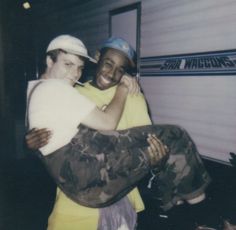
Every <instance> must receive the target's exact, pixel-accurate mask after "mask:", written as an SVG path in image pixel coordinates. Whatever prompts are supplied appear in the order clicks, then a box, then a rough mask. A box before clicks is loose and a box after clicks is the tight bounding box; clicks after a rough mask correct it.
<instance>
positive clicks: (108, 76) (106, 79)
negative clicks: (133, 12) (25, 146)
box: [41, 38, 209, 229]
mask: <svg viewBox="0 0 236 230" xmlns="http://www.w3.org/2000/svg"><path fill="white" fill-rule="evenodd" d="M129 51H130V46H129V45H127V43H126V42H125V41H124V40H122V39H116V38H115V39H114V38H113V39H109V40H108V42H106V43H105V45H103V46H102V49H101V56H100V57H98V60H99V62H98V68H97V74H96V80H94V81H92V82H91V84H90V85H91V87H93V86H95V87H96V88H97V89H102V90H105V89H108V90H109V88H110V87H111V86H114V85H116V84H118V83H119V82H120V80H121V77H122V76H123V75H124V73H125V72H126V68H127V67H128V66H132V65H133V62H132V61H133V56H132V52H129ZM85 87H86V86H85ZM91 87H90V89H89V86H88V85H87V89H88V90H91V91H93V92H91V95H92V94H97V95H98V94H99V93H96V92H95V91H96V89H92V88H91ZM81 92H83V90H82V89H81ZM63 93H64V91H63ZM106 93H107V92H106ZM84 94H86V93H84ZM88 94H89V93H88ZM111 94H112V93H111ZM91 97H93V96H91ZM107 100H109V99H107ZM101 101H102V100H101ZM143 102H144V100H143ZM98 104H99V103H98ZM104 104H105V105H106V104H107V103H104ZM104 104H103V105H104ZM144 105H145V102H144ZM134 106H135V105H134ZM145 106H146V105H145ZM145 106H144V107H143V108H144V113H146V114H147V110H146V107H145ZM134 111H135V109H134V110H133V111H131V113H134ZM140 114H141V113H140ZM140 114H138V115H140ZM146 116H147V115H146ZM143 122H150V119H149V118H148V119H147V120H146V121H143ZM136 125H143V124H142V121H141V122H140V123H139V124H138V123H137V124H136ZM41 127H42V126H41ZM44 127H48V126H46V125H45V126H44ZM126 128H127V127H126ZM162 128H163V130H165V131H167V132H165V137H164V139H165V138H167V140H166V141H167V142H168V147H169V149H170V150H171V151H170V154H176V152H173V150H175V151H177V152H178V151H181V150H182V149H183V148H185V147H186V146H185V147H184V146H183V145H185V144H186V143H192V141H191V139H190V138H189V136H188V135H187V133H186V132H185V131H184V130H182V129H180V128H178V127H173V126H165V127H160V126H159V128H158V129H159V131H161V130H162ZM163 130H162V131H163ZM169 131H171V132H169ZM168 133H169V134H171V135H169V134H168ZM159 134H160V136H161V133H159ZM166 134H167V136H166ZM53 135H54V132H53ZM168 135H169V136H168ZM176 135H177V136H178V138H180V137H181V138H183V140H186V141H185V142H179V143H180V145H179V144H178V145H177V146H178V147H181V148H182V149H181V148H179V149H178V150H177V148H176V146H175V147H174V148H172V147H173V146H174V145H175V141H174V142H173V141H172V140H173V137H174V136H176ZM81 139H82V136H81ZM90 139H91V138H90ZM164 139H163V140H164ZM50 142H51V140H50ZM184 143H185V144H184ZM159 145H160V146H159V147H163V146H162V144H161V143H159ZM87 147H90V146H87ZM41 149H42V148H41ZM160 149H163V148H159V150H160ZM188 151H190V152H189V153H191V154H188V155H186V154H183V153H182V154H180V155H179V156H181V157H180V158H178V159H177V158H176V157H177V156H174V155H173V156H172V157H171V158H170V159H171V160H170V162H169V163H170V164H172V165H173V166H174V164H175V163H174V162H176V160H177V161H183V162H186V160H187V164H188V163H189V164H190V167H191V166H193V165H195V166H197V167H198V170H199V171H198V173H197V172H196V170H195V171H194V170H193V171H190V173H189V172H188V173H187V174H188V175H187V178H188V179H190V178H194V177H196V178H198V179H199V180H198V182H199V183H198V184H197V185H194V186H195V187H198V192H197V193H195V192H193V191H192V190H193V189H195V187H194V188H191V187H188V186H187V187H186V184H184V185H181V181H178V183H180V188H181V187H182V188H187V190H186V191H185V192H184V193H186V194H184V195H183V194H179V195H177V196H176V195H174V196H173V194H172V193H171V191H170V190H169V191H168V192H167V193H166V194H167V196H165V197H164V198H165V199H164V200H165V201H164V202H165V204H164V205H165V208H166V209H169V208H171V207H172V206H173V205H175V203H176V202H177V201H178V200H179V199H181V198H183V197H184V196H185V197H186V198H187V199H188V200H190V199H191V198H195V197H196V196H198V195H199V194H200V195H201V193H202V192H203V191H204V188H205V187H206V185H207V184H208V183H209V177H208V175H207V173H206V172H205V169H204V167H203V166H202V162H201V161H200V159H199V157H198V156H197V152H196V149H195V146H194V144H192V147H191V148H190V149H189V148H188ZM136 152H137V153H138V150H136ZM161 152H163V156H164V155H165V150H163V151H161ZM151 154H153V155H155V154H156V153H155V151H152V153H151ZM121 155H122V154H121ZM177 155H178V154H177ZM163 156H162V157H163ZM158 157H160V156H158ZM162 157H160V158H162ZM185 164H186V163H185ZM185 164H184V165H185ZM181 165H182V163H181ZM174 167H175V166H174ZM192 168H193V169H194V167H192ZM179 170H180V169H179ZM145 172H146V169H144V168H143V173H144V174H145ZM165 173H166V171H165V170H164V171H163V174H165ZM172 173H173V172H169V174H172ZM130 175H131V174H130ZM130 175H126V176H128V177H129V176H130ZM166 175H168V173H166ZM167 177H168V176H167ZM167 177H163V178H167ZM113 179H114V178H113ZM190 180H191V179H190ZM162 182H165V180H164V181H162ZM186 183H187V184H190V183H189V181H188V180H186ZM169 185H170V186H176V185H172V184H168V185H167V186H169ZM118 187H119V186H116V187H115V186H113V189H112V190H111V191H113V192H117V196H118V197H120V196H119V195H118V194H119V191H120V190H119V189H118ZM131 188H132V187H131ZM164 188H165V186H164V187H163V189H164ZM115 190H116V191H115ZM165 191H166V190H165ZM64 192H66V191H65V190H64ZM182 192H183V191H182ZM88 194H89V193H88V192H87V193H86V196H87V197H86V202H89V203H90V204H89V205H88V203H86V204H85V205H88V206H91V207H96V206H93V202H94V199H95V197H94V196H93V197H91V199H90V201H89V200H88V199H87V198H88V197H89V196H88ZM67 195H68V193H67ZM193 196H194V197H193ZM121 197H122V196H121ZM83 198H85V197H83ZM100 198H101V197H100ZM103 198H105V197H103ZM203 198H204V196H203ZM59 199H60V196H59ZM106 199H107V198H106ZM61 200H62V199H61ZM84 201H85V200H83V202H84ZM198 201H200V199H198ZM83 202H81V203H83ZM99 202H100V201H99ZM72 203H73V202H72ZM109 204H110V203H109V202H107V203H106V205H109ZM60 205H61V206H60ZM66 205H68V207H67V209H68V208H69V206H70V207H71V208H73V209H74V210H73V211H72V213H71V214H72V215H70V214H69V215H67V214H66V212H63V213H62V212H60V211H59V212H55V211H54V212H53V214H54V215H53V214H52V216H51V221H50V225H49V229H63V228H64V229H76V223H77V228H78V227H79V226H81V224H80V221H81V219H79V215H78V214H76V211H75V210H76V207H78V206H73V205H72V204H69V203H68V202H67V203H66V202H64V203H63V202H61V203H60V202H57V204H56V206H55V208H54V210H56V209H57V210H60V209H61V211H62V210H63V208H60V207H62V206H64V207H65V206H66ZM100 205H102V204H101V203H100ZM59 206H60V207H59ZM100 207H101V206H100ZM64 210H65V209H64ZM78 210H79V209H78ZM73 213H74V214H73ZM57 216H58V218H57ZM73 216H74V218H73ZM63 217H64V221H63ZM69 217H70V218H69ZM80 217H81V216H80ZM59 219H61V221H59ZM72 219H74V223H72V222H73V220H72ZM56 220H57V221H56ZM65 220H67V221H68V222H70V223H65V222H66V221H65ZM87 221H88V219H87ZM56 222H57V223H56ZM66 224H67V225H66ZM90 224H92V223H91V222H90ZM53 225H54V226H53ZM62 226H64V227H62ZM66 226H67V227H66ZM72 226H73V227H72ZM88 226H89V225H88ZM60 227H61V228H60ZM83 229H85V228H83ZM86 229H96V227H95V228H91V225H90V228H86Z"/></svg>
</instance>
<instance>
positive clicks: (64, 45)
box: [47, 34, 96, 62]
mask: <svg viewBox="0 0 236 230" xmlns="http://www.w3.org/2000/svg"><path fill="white" fill-rule="evenodd" d="M56 49H62V50H65V51H66V52H68V53H71V54H75V55H79V56H82V57H85V58H87V59H89V61H91V62H96V60H95V59H93V58H91V57H90V56H89V55H88V51H87V49H86V47H85V45H84V43H83V42H82V41H81V40H80V39H78V38H76V37H73V36H71V35H67V34H65V35H60V36H58V37H56V38H54V39H53V40H52V41H51V42H50V43H49V45H48V48H47V52H49V51H52V50H56Z"/></svg>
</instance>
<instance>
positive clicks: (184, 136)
mask: <svg viewBox="0 0 236 230" xmlns="http://www.w3.org/2000/svg"><path fill="white" fill-rule="evenodd" d="M148 133H151V134H156V136H157V137H158V138H159V139H160V140H161V141H162V142H163V143H164V144H165V145H167V146H168V149H169V155H168V159H167V160H165V162H163V161H162V164H160V165H157V166H156V167H155V169H154V170H153V171H155V173H156V178H155V179H154V183H153V188H152V189H153V191H155V192H156V195H155V194H154V196H156V198H158V199H161V200H162V204H163V206H162V207H163V209H164V210H167V209H170V208H171V207H172V206H173V205H174V204H175V203H176V202H177V201H178V200H180V199H191V198H194V197H196V196H197V195H199V194H201V193H202V192H204V190H205V188H206V186H207V185H208V184H209V182H210V177H209V175H208V173H207V171H206V170H205V167H204V165H203V163H202V160H201V158H200V156H199V153H198V151H197V149H196V146H195V144H194V142H193V141H192V139H191V138H190V136H189V135H188V133H187V132H186V131H185V130H184V129H182V128H180V127H178V126H175V125H149V126H141V127H135V128H131V129H127V130H122V131H97V130H93V129H90V128H88V127H86V126H84V125H80V126H79V131H78V133H77V134H76V135H75V136H74V138H73V139H72V140H71V142H70V143H69V144H67V145H65V146H64V147H62V148H60V149H58V150H56V151H55V152H53V153H51V154H50V155H48V156H42V155H41V159H42V160H43V162H44V163H45V165H46V167H47V169H48V170H49V172H50V173H51V175H52V177H53V178H54V180H55V181H56V183H57V185H58V186H59V187H60V189H61V190H62V191H63V192H64V193H65V194H66V195H67V196H68V197H69V198H71V199H72V200H74V201H75V202H77V203H79V204H81V205H84V206H88V207H94V208H101V207H105V206H108V205H111V204H113V203H114V202H116V201H118V200H119V199H121V198H122V197H123V196H125V195H126V194H127V193H128V192H130V191H131V190H132V189H133V188H134V187H135V186H136V185H137V182H138V181H139V180H140V179H142V178H143V177H144V176H146V175H147V174H148V173H149V172H150V170H151V167H150V165H149V160H148V158H147V154H146V153H147V147H148V146H149V144H148V142H147V135H148Z"/></svg>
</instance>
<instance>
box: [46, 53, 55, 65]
mask: <svg viewBox="0 0 236 230" xmlns="http://www.w3.org/2000/svg"><path fill="white" fill-rule="evenodd" d="M53 63H54V62H53V60H52V59H51V57H50V56H47V57H46V65H47V67H48V68H51V67H52V66H53Z"/></svg>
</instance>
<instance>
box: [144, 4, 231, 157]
mask: <svg viewBox="0 0 236 230" xmlns="http://www.w3.org/2000/svg"><path fill="white" fill-rule="evenodd" d="M235 21H236V1H234V0H224V1H222V0H198V1H194V0H177V1H176V0H149V1H143V2H142V27H141V34H142V37H141V56H142V57H150V56H162V55H172V54H185V53H186V54H188V53H198V52H206V51H218V50H228V49H235V48H236V27H235ZM141 83H142V85H143V88H144V92H145V95H146V97H147V99H148V102H149V105H150V108H151V112H152V117H153V120H154V121H155V122H156V123H174V124H179V125H182V126H183V127H184V128H186V129H187V130H188V131H189V133H190V134H191V136H192V137H193V139H194V140H195V142H196V144H197V147H198V149H199V151H200V153H201V154H203V155H205V156H207V157H211V158H214V159H217V160H220V161H228V157H229V155H228V153H229V152H230V151H232V152H236V90H235V87H236V76H194V77H193V76H184V77H178V76H174V77H166V76H165V77H155V76H154V77H143V78H141Z"/></svg>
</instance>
